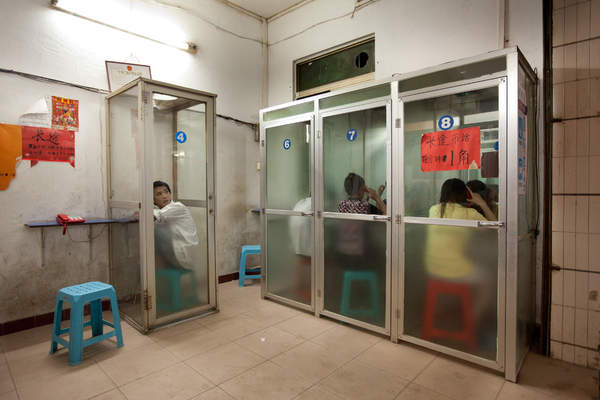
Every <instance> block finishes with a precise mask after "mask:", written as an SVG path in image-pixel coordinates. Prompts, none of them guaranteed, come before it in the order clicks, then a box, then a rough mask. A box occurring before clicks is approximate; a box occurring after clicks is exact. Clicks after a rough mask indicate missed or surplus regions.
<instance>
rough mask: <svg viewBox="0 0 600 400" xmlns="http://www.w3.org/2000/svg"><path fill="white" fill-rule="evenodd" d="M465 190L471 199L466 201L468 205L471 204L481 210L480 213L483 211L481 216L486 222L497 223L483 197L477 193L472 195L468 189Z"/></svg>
mask: <svg viewBox="0 0 600 400" xmlns="http://www.w3.org/2000/svg"><path fill="white" fill-rule="evenodd" d="M467 190H468V191H469V193H470V194H471V198H470V199H467V201H468V202H469V203H473V204H475V205H477V206H478V207H479V208H481V211H483V216H484V217H485V219H487V220H488V221H497V220H498V218H497V217H496V215H495V214H494V212H493V211H492V210H491V209H490V206H488V204H487V203H486V201H485V200H484V199H483V197H481V196H480V195H479V194H478V193H473V192H472V191H471V189H469V188H467Z"/></svg>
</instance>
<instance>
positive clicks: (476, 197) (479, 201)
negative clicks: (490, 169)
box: [467, 187, 487, 208]
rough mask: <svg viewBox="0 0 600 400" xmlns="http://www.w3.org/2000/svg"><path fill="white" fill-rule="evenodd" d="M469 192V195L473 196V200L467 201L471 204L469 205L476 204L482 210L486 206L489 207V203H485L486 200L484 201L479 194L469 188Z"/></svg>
mask: <svg viewBox="0 0 600 400" xmlns="http://www.w3.org/2000/svg"><path fill="white" fill-rule="evenodd" d="M467 190H468V192H469V194H470V195H471V198H470V199H467V202H469V204H475V205H477V206H479V207H481V208H483V206H484V205H487V203H486V202H485V200H484V199H483V197H481V195H480V194H479V193H474V192H473V191H472V190H471V189H469V188H468V187H467Z"/></svg>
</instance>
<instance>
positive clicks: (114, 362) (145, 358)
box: [98, 344, 177, 386]
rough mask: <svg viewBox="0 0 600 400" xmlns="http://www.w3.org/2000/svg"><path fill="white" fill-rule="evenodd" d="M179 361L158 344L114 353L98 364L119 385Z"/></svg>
mask: <svg viewBox="0 0 600 400" xmlns="http://www.w3.org/2000/svg"><path fill="white" fill-rule="evenodd" d="M176 363H177V359H176V358H175V356H173V354H171V353H169V352H168V351H167V350H165V349H163V348H162V347H160V346H159V345H157V344H151V345H148V346H142V347H138V348H137V349H136V350H135V352H124V353H120V354H119V353H117V354H114V356H113V357H109V358H106V359H104V360H102V361H99V363H98V365H99V366H100V367H101V368H102V370H103V371H104V372H106V374H107V375H108V376H110V377H111V379H112V380H113V381H114V382H115V383H116V384H117V385H118V386H121V385H125V384H127V383H129V382H131V381H134V380H136V379H139V378H142V377H144V376H146V375H148V374H151V373H152V372H156V371H159V370H161V369H164V368H167V367H169V366H171V365H174V364H176Z"/></svg>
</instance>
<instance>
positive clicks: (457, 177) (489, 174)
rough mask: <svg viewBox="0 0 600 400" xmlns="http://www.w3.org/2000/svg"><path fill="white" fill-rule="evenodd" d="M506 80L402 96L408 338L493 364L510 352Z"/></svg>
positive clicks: (405, 330) (404, 329) (405, 329)
mask: <svg viewBox="0 0 600 400" xmlns="http://www.w3.org/2000/svg"><path fill="white" fill-rule="evenodd" d="M501 82H502V81H499V80H494V81H490V82H488V83H482V84H478V85H477V86H473V87H471V88H470V87H463V88H453V89H448V90H445V91H438V92H435V93H431V94H424V95H417V96H412V97H408V98H406V99H401V100H404V102H403V104H402V105H403V109H404V118H403V120H404V137H403V138H402V139H401V140H403V142H404V152H403V173H402V174H403V193H404V196H403V197H404V198H403V200H404V207H403V208H404V210H403V214H404V217H403V218H402V221H403V224H402V231H403V235H402V240H403V248H404V252H403V254H402V255H401V256H400V258H401V260H402V261H401V262H403V276H401V279H402V280H403V282H402V285H401V286H402V287H403V289H404V291H403V300H404V303H403V304H402V305H401V306H402V308H403V312H402V314H403V315H402V321H403V327H401V330H402V332H403V333H402V334H401V337H403V338H405V339H411V338H413V339H417V342H418V343H419V344H425V345H427V343H430V344H431V347H433V348H435V349H437V350H441V351H444V349H447V351H448V352H449V353H452V354H454V355H459V356H460V354H463V357H464V358H466V359H468V360H471V361H473V362H479V363H480V364H484V365H489V366H493V365H497V364H499V363H500V361H499V360H500V359H501V357H503V354H502V353H503V350H502V349H499V348H498V343H499V335H500V332H501V330H502V328H503V325H501V324H503V321H501V320H500V316H501V315H502V316H503V315H504V314H503V311H504V310H503V308H502V307H503V305H502V304H500V302H499V298H501V297H500V295H501V294H502V293H503V292H502V290H503V289H502V288H503V287H504V286H503V285H500V284H499V282H500V281H499V277H500V276H504V275H503V269H504V257H503V256H499V255H500V254H503V253H502V252H500V251H499V248H500V247H501V246H503V245H504V244H503V243H504V242H503V241H504V240H505V239H504V235H505V232H504V228H503V227H504V223H503V221H505V211H504V197H505V190H504V186H503V185H505V182H504V181H505V178H504V174H505V171H504V167H503V163H501V162H500V160H502V159H503V157H505V156H504V149H503V146H504V144H503V143H504V138H503V136H504V129H505V128H504V127H505V124H504V123H503V120H505V108H504V105H503V104H502V102H501V100H500V99H501V98H504V97H503V96H501V93H503V92H502V91H503V90H504V91H505V90H506V89H505V86H504V84H503V83H501ZM461 89H462V90H461ZM502 295H503V294H502ZM502 319H503V318H502ZM486 362H487V363H488V364H486Z"/></svg>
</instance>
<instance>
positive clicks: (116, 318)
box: [110, 289, 123, 347]
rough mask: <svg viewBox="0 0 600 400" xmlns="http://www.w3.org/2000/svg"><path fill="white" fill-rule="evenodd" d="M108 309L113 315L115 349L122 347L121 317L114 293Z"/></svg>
mask: <svg viewBox="0 0 600 400" xmlns="http://www.w3.org/2000/svg"><path fill="white" fill-rule="evenodd" d="M110 308H111V310H112V315H113V325H114V326H115V332H116V334H117V347H122V346H123V332H122V331H121V317H119V305H118V304H117V296H116V294H115V292H114V289H113V292H112V293H111V295H110Z"/></svg>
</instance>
